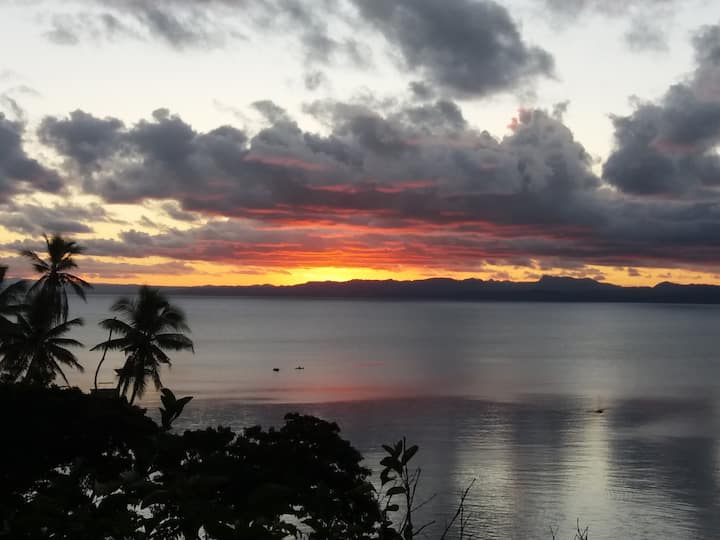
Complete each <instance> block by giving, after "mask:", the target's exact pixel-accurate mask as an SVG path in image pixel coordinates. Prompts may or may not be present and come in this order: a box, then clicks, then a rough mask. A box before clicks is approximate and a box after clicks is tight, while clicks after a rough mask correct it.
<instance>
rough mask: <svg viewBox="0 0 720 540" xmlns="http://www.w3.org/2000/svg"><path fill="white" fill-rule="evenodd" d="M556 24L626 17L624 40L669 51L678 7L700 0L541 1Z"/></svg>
mask: <svg viewBox="0 0 720 540" xmlns="http://www.w3.org/2000/svg"><path fill="white" fill-rule="evenodd" d="M701 1H702V0H701ZM539 3H541V4H542V10H543V13H544V14H545V16H546V17H547V18H548V20H549V21H551V23H552V24H554V25H567V24H574V23H575V22H576V21H577V19H578V18H580V17H583V16H602V17H606V18H612V19H624V20H625V21H626V22H627V27H626V30H625V35H624V38H625V42H626V43H627V45H628V47H629V48H630V49H631V50H634V51H664V50H667V48H668V46H667V33H668V31H669V29H670V28H672V22H673V18H674V16H675V14H676V12H677V11H678V9H679V8H682V9H685V10H687V9H692V8H691V6H692V4H698V3H699V2H698V1H697V0H683V1H682V2H680V1H679V0H634V1H632V2H628V1H627V0H540V2H539Z"/></svg>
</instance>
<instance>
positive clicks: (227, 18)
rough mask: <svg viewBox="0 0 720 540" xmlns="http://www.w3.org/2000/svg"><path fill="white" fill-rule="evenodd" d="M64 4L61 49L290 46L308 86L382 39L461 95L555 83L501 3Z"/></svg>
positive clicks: (365, 59)
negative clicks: (146, 43) (92, 44)
mask: <svg viewBox="0 0 720 540" xmlns="http://www.w3.org/2000/svg"><path fill="white" fill-rule="evenodd" d="M70 5H71V6H75V7H76V9H77V11H71V10H68V8H66V9H65V10H64V11H58V10H59V8H58V7H54V8H49V9H50V10H51V13H52V10H55V11H57V12H55V13H52V14H51V15H50V16H49V20H50V25H51V26H50V29H49V30H48V31H47V32H46V36H47V37H48V38H49V39H50V40H51V41H53V42H55V43H57V44H60V45H76V44H78V43H80V42H82V41H84V40H86V39H91V40H94V41H101V40H108V41H115V40H118V39H137V40H159V41H161V42H163V43H165V44H166V45H168V46H169V47H171V48H173V49H176V50H180V51H182V50H186V49H191V48H192V49H212V48H217V47H226V46H230V45H232V44H233V43H235V42H237V41H238V40H245V39H257V40H260V39H262V40H267V39H280V40H283V41H287V40H291V41H293V42H294V43H295V44H297V46H298V50H300V51H301V52H302V55H303V59H304V63H305V66H304V67H305V71H306V77H305V84H306V86H307V87H308V88H310V89H315V88H317V87H318V85H319V84H320V83H321V82H322V77H320V76H319V75H318V74H319V73H320V72H319V71H318V66H328V65H349V66H352V67H353V68H355V69H358V68H366V67H369V66H371V65H373V63H374V58H373V47H372V46H371V45H370V44H371V43H372V39H373V37H374V36H373V34H374V33H375V32H379V33H380V34H382V35H383V36H384V37H385V39H386V41H387V42H388V44H389V51H388V52H389V54H390V56H391V57H393V58H396V57H398V56H399V57H400V58H402V60H403V62H402V64H403V68H404V69H406V70H409V71H410V72H413V73H418V74H420V75H423V76H424V77H425V78H427V82H428V83H432V84H433V85H435V86H438V87H439V88H441V89H442V90H444V91H445V93H446V95H450V96H454V97H482V96H487V95H490V94H493V93H496V92H504V91H513V90H515V89H517V87H519V86H521V87H524V86H528V85H531V84H532V83H533V82H534V81H535V80H536V79H537V78H541V77H552V76H553V74H554V61H553V57H552V55H551V54H550V53H549V52H547V51H545V50H544V49H542V48H540V47H536V46H531V45H529V44H527V43H526V42H525V40H524V39H523V37H522V35H521V32H520V28H519V27H518V26H517V24H516V23H515V21H514V20H513V19H512V18H511V16H510V14H509V13H508V10H507V9H506V8H505V7H503V6H502V5H500V4H498V3H496V2H494V1H493V0H446V1H444V2H437V1H435V0H399V1H395V2H385V1H383V0H336V1H333V0H312V1H311V0H257V1H253V2H251V1H249V0H236V1H231V0H205V1H203V2H194V1H191V0H176V1H173V2H151V1H150V0H103V1H102V2H90V1H88V0H76V2H75V3H73V4H70Z"/></svg>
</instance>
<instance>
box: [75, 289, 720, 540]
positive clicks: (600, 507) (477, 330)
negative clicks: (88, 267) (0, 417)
mask: <svg viewBox="0 0 720 540" xmlns="http://www.w3.org/2000/svg"><path fill="white" fill-rule="evenodd" d="M173 300H174V301H175V302H176V303H177V304H179V305H181V306H182V307H183V308H184V309H185V310H186V312H187V314H188V318H189V321H190V324H191V327H192V337H193V339H194V340H195V344H196V353H195V354H194V355H191V354H185V353H183V354H177V355H175V356H174V359H175V361H174V364H173V366H172V368H171V369H170V370H165V371H164V372H163V381H164V383H165V384H166V385H167V386H168V387H170V388H172V389H173V390H174V391H175V392H176V394H179V395H193V396H195V400H194V401H193V402H191V404H190V405H189V406H188V408H187V409H186V413H185V414H184V416H183V418H182V419H181V420H180V421H179V422H178V429H182V428H183V427H201V426H202V427H204V426H207V425H216V424H223V425H230V426H232V427H234V428H238V429H239V428H242V427H245V426H249V425H254V424H262V425H270V424H275V425H276V424H278V423H280V422H281V421H282V417H283V415H284V414H285V413H286V412H289V411H300V412H305V413H311V414H316V415H318V416H321V417H323V418H326V419H328V420H333V421H337V422H338V423H339V425H340V426H341V428H342V430H343V431H342V433H343V435H344V436H345V437H347V438H348V439H349V440H350V441H351V442H352V443H353V444H354V445H355V446H356V447H357V448H359V449H360V450H361V451H362V452H363V454H364V455H365V456H366V460H367V465H368V466H369V467H371V468H375V469H376V470H377V463H378V462H379V460H380V459H381V456H382V451H381V449H380V445H381V444H382V443H386V442H392V441H395V440H397V439H399V438H401V437H402V436H406V437H407V438H408V440H409V441H410V442H412V443H415V444H418V445H419V446H420V452H419V453H418V455H417V458H416V459H417V464H418V466H420V467H421V468H422V470H423V473H422V479H421V489H420V495H419V496H420V497H421V498H428V497H431V496H433V495H434V498H433V499H432V501H431V502H430V503H428V504H427V505H426V506H425V507H423V509H422V516H421V518H420V521H422V520H436V521H437V522H438V525H437V526H436V527H435V528H434V529H433V528H432V527H431V528H430V532H429V533H428V537H429V538H437V537H439V532H440V531H441V530H442V526H441V525H442V524H443V523H444V522H445V520H446V519H449V517H450V516H451V515H452V513H453V512H454V509H455V506H456V504H457V501H458V498H459V495H460V493H461V492H462V490H463V489H464V488H465V487H466V486H467V485H468V484H469V483H470V482H471V481H472V480H473V479H475V480H476V482H475V485H474V487H473V489H472V490H471V492H470V495H469V497H468V501H467V510H468V512H469V514H470V516H471V521H470V528H471V529H472V530H473V531H474V532H475V533H476V537H477V538H489V539H493V538H498V539H501V538H502V539H527V538H548V539H549V538H551V535H550V527H553V528H554V529H555V530H558V534H557V538H558V539H561V538H567V539H572V538H573V529H574V527H575V524H576V520H577V519H580V521H581V523H582V524H584V525H587V526H589V527H590V538H593V539H602V540H605V539H607V540H610V539H613V540H616V539H624V538H634V539H638V538H639V539H644V538H648V539H650V538H652V539H657V538H663V539H679V540H681V539H688V540H690V539H699V538H707V539H715V538H720V408H719V406H720V352H719V351H718V344H719V343H720V337H719V336H718V329H720V306H694V305H662V304H658V305H654V304H652V305H643V304H543V303H490V302H487V303H460V302H419V301H418V302H397V301H389V302H385V301H360V300H279V299H238V298H207V297H204V298H198V297H192V298H191V297H177V298H174V299H173ZM112 301H113V298H112V297H108V296H102V295H94V296H92V297H91V298H90V299H89V302H88V303H87V304H82V303H80V302H78V301H75V302H74V303H73V308H74V311H75V314H76V315H80V316H83V317H84V318H85V320H86V326H85V327H84V328H82V329H81V330H80V331H79V332H78V333H77V337H78V338H79V339H80V340H81V341H83V342H84V343H86V344H87V345H94V344H96V343H98V342H100V341H102V340H103V339H105V338H106V337H107V336H106V335H105V334H104V333H103V331H102V330H100V329H99V328H98V327H97V322H98V321H99V320H100V319H102V318H104V317H106V316H109V311H108V310H109V306H110V304H111V303H112ZM99 356H100V355H99V354H98V353H89V352H86V351H82V352H80V354H79V357H80V359H81V362H82V363H83V364H84V365H85V366H86V372H85V373H84V374H73V375H72V376H71V377H70V379H71V382H73V383H74V384H78V385H79V386H81V387H85V388H87V387H89V386H90V385H91V384H92V377H93V373H94V368H95V366H96V364H97V361H98V360H99ZM121 361H122V359H121V358H120V356H119V355H118V354H117V353H109V354H108V358H107V360H106V365H107V368H104V369H103V370H102V371H101V373H100V376H99V380H100V382H101V383H103V384H110V383H111V382H112V367H117V366H119V365H120V363H121ZM298 366H302V367H303V368H304V369H302V370H297V369H295V368H296V367H298ZM273 368H278V369H279V371H278V372H274V371H273ZM156 402H157V396H156V395H154V394H150V395H148V396H147V397H146V398H145V400H144V403H145V404H146V405H147V406H148V407H149V408H153V409H154V407H155V406H156ZM598 409H601V410H602V411H603V412H602V413H598V412H595V411H597V410H598ZM433 533H434V534H433Z"/></svg>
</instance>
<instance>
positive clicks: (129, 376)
mask: <svg viewBox="0 0 720 540" xmlns="http://www.w3.org/2000/svg"><path fill="white" fill-rule="evenodd" d="M111 309H112V310H113V311H114V312H116V313H117V314H118V317H117V318H113V319H105V320H104V321H102V322H101V323H100V326H102V327H103V328H104V329H105V330H108V331H111V332H112V333H113V334H115V335H116V336H120V337H116V338H112V337H110V338H109V339H108V340H107V341H104V342H102V343H99V344H98V345H96V346H95V347H93V348H92V349H91V350H93V351H96V350H101V349H109V350H116V351H122V352H123V353H124V354H125V364H124V365H123V367H122V368H120V369H118V370H116V371H117V374H118V377H119V379H118V386H117V388H118V392H119V393H120V394H121V395H127V393H128V391H129V390H130V388H131V387H132V391H131V395H130V403H133V402H134V401H135V398H139V397H142V396H143V394H144V393H145V389H146V387H147V383H148V380H149V379H152V381H153V383H154V384H155V389H160V388H161V387H162V382H161V381H160V365H161V364H167V365H168V366H169V365H171V362H170V358H169V357H168V355H167V354H166V353H165V351H166V350H170V351H183V350H189V351H192V352H195V349H194V346H193V342H192V340H191V339H190V338H189V337H187V336H186V335H185V334H183V333H182V332H184V331H186V332H189V331H190V328H189V327H188V325H187V322H186V318H185V314H184V313H183V311H182V310H181V309H180V308H178V307H177V306H174V305H172V304H171V303H170V302H169V301H168V299H167V298H166V296H165V295H164V294H162V293H161V292H160V291H159V290H158V289H152V288H150V287H147V286H143V287H140V290H139V291H138V295H137V297H136V298H134V299H132V300H131V299H128V298H120V299H119V300H118V301H117V302H115V303H114V304H113V306H112V308H111Z"/></svg>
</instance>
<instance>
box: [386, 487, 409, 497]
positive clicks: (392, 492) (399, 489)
mask: <svg viewBox="0 0 720 540" xmlns="http://www.w3.org/2000/svg"><path fill="white" fill-rule="evenodd" d="M404 493H405V488H404V487H402V486H393V487H391V488H390V489H388V490H387V495H388V497H393V496H395V495H402V494H404Z"/></svg>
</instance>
